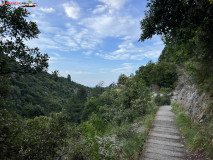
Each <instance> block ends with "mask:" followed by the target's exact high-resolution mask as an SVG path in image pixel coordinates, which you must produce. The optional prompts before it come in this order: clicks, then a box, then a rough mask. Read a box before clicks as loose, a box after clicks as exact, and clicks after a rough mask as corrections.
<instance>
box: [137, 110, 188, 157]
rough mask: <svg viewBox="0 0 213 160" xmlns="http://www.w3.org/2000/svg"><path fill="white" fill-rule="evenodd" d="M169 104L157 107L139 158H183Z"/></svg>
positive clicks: (180, 140) (182, 150) (178, 133)
mask: <svg viewBox="0 0 213 160" xmlns="http://www.w3.org/2000/svg"><path fill="white" fill-rule="evenodd" d="M171 109H172V107H171V106H162V107H160V108H159V110H158V112H157V113H156V117H155V119H154V123H153V126H152V129H151V130H150V132H149V137H148V141H147V142H146V144H145V146H144V150H143V153H142V155H141V157H140V160H184V159H185V149H184V145H183V142H182V138H181V134H180V132H179V130H178V128H177V127H176V125H175V122H174V121H175V115H174V113H173V112H172V111H171Z"/></svg>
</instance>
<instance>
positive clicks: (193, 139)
mask: <svg viewBox="0 0 213 160" xmlns="http://www.w3.org/2000/svg"><path fill="white" fill-rule="evenodd" d="M172 110H173V112H174V113H175V114H176V124H177V125H178V127H179V128H180V130H181V132H182V133H183V135H184V137H185V139H186V143H187V145H188V147H189V148H190V149H191V150H192V151H196V152H204V153H206V155H207V156H209V157H211V158H213V152H212V151H213V130H212V129H213V121H210V122H209V123H206V124H196V123H194V122H193V121H192V120H191V118H190V117H188V116H187V115H186V113H185V110H184V108H182V107H181V106H179V104H178V103H177V102H175V103H173V104H172Z"/></svg>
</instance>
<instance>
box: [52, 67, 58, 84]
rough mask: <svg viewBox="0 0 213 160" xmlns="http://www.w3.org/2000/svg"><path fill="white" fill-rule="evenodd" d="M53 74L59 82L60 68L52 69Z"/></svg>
mask: <svg viewBox="0 0 213 160" xmlns="http://www.w3.org/2000/svg"><path fill="white" fill-rule="evenodd" d="M52 75H53V78H54V80H55V81H56V82H57V81H58V79H59V71H58V70H55V71H52Z"/></svg>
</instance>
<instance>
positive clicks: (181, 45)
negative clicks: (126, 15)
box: [140, 0, 213, 96]
mask: <svg viewBox="0 0 213 160" xmlns="http://www.w3.org/2000/svg"><path fill="white" fill-rule="evenodd" d="M147 7H148V8H149V10H147V11H146V16H145V18H144V19H143V20H142V21H141V29H142V34H141V37H140V41H144V40H145V39H149V38H151V37H152V36H153V35H155V34H158V35H162V39H163V41H164V43H165V45H166V46H165V48H164V50H163V51H162V54H161V56H160V57H159V63H161V62H167V63H168V62H173V63H176V64H177V65H179V66H180V67H185V68H186V70H187V71H188V73H189V74H190V75H191V76H192V78H193V80H194V82H195V83H197V85H198V86H199V87H200V89H201V90H205V91H207V92H208V93H209V94H210V95H211V96H212V94H213V88H212V84H213V77H212V76H213V65H212V64H213V56H212V55H213V30H212V28H213V4H212V1H208V0H180V1H175V0H168V1H164V0H150V1H149V2H148V5H147Z"/></svg>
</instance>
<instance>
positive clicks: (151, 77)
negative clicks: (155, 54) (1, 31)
mask: <svg viewBox="0 0 213 160" xmlns="http://www.w3.org/2000/svg"><path fill="white" fill-rule="evenodd" d="M135 76H136V78H137V79H143V80H145V82H146V84H147V86H150V85H151V84H157V85H158V86H160V87H166V88H169V87H170V88H174V87H175V86H174V84H175V82H176V81H177V77H178V76H177V67H176V65H175V64H174V63H170V62H161V63H157V64H155V63H152V62H149V63H148V64H147V65H146V66H141V67H140V68H139V70H137V71H136V75H135Z"/></svg>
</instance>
